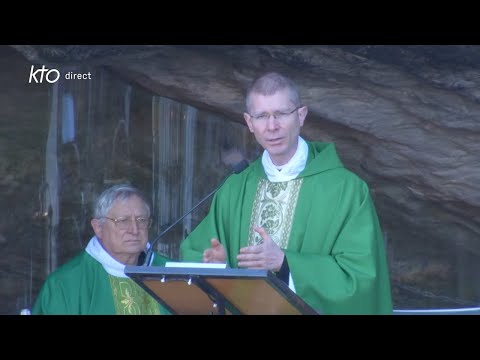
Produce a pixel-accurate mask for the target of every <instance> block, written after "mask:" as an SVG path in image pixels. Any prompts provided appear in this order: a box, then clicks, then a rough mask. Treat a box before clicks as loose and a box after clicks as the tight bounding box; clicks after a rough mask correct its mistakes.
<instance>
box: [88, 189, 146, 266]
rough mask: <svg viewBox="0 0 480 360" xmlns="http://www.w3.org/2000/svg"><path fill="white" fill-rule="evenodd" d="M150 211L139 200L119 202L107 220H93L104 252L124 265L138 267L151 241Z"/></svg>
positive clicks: (115, 203) (109, 213)
mask: <svg viewBox="0 0 480 360" xmlns="http://www.w3.org/2000/svg"><path fill="white" fill-rule="evenodd" d="M149 224H150V217H149V214H148V208H147V206H146V205H145V203H144V202H143V201H142V199H140V198H139V197H138V196H135V195H134V196H130V197H129V198H128V199H125V200H119V199H117V200H116V201H115V202H114V203H113V206H112V207H111V208H110V210H109V211H108V214H107V217H106V218H103V219H93V220H92V226H93V229H94V230H95V234H96V235H97V237H98V239H99V240H100V242H101V244H102V245H103V247H104V248H105V250H106V251H107V252H108V253H109V254H110V255H111V256H112V257H113V258H115V259H116V260H118V261H119V262H121V263H122V264H128V265H137V261H138V256H139V255H140V253H141V252H142V251H143V250H144V249H145V246H146V245H147V241H148V227H149Z"/></svg>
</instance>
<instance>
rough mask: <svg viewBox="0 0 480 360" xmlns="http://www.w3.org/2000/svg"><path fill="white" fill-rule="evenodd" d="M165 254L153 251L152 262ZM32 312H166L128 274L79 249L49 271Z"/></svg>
mask: <svg viewBox="0 0 480 360" xmlns="http://www.w3.org/2000/svg"><path fill="white" fill-rule="evenodd" d="M166 261H167V259H166V258H164V257H162V256H160V255H157V254H155V257H154V260H153V263H152V265H157V266H163V265H164V264H165V262H166ZM32 314H33V315H161V314H168V311H167V310H166V309H164V308H163V307H162V306H161V305H160V304H159V303H158V302H157V301H156V300H155V299H154V298H152V297H151V296H150V295H149V294H148V293H146V292H145V291H144V290H143V289H142V288H141V287H140V286H139V285H137V284H136V283H135V282H134V281H133V280H132V279H130V278H123V277H117V276H113V275H110V274H108V273H107V272H106V271H105V269H104V268H103V266H102V264H101V263H99V262H98V261H97V260H95V259H94V258H93V257H92V256H90V255H89V254H88V253H87V252H86V251H82V252H81V253H80V254H79V255H77V256H76V257H75V258H73V259H72V260H70V261H69V262H67V263H66V264H64V265H63V266H61V267H59V268H58V269H57V270H56V271H54V272H53V273H51V274H50V275H49V276H48V278H47V280H46V281H45V284H44V285H43V287H42V289H41V291H40V294H39V296H38V298H37V301H36V302H35V305H34V307H33V309H32Z"/></svg>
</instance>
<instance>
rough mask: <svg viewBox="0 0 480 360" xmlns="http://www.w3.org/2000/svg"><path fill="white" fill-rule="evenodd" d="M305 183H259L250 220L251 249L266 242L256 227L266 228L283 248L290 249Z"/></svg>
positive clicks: (299, 180) (300, 180) (264, 181)
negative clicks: (299, 198)
mask: <svg viewBox="0 0 480 360" xmlns="http://www.w3.org/2000/svg"><path fill="white" fill-rule="evenodd" d="M302 183H303V178H302V179H294V180H290V181H283V182H270V181H268V180H265V179H262V180H260V182H259V183H258V186H257V193H256V195H255V202H254V203H253V211H252V217H251V219H250V232H249V234H248V246H251V245H258V244H261V243H262V241H263V239H262V237H261V236H260V235H259V234H258V233H257V232H255V230H253V226H254V225H257V226H261V227H263V228H264V229H265V231H266V232H267V233H268V234H269V235H270V236H271V238H272V240H273V241H275V243H276V244H277V245H278V246H279V247H280V248H281V249H285V248H286V247H287V245H288V239H289V238H290V232H291V230H292V223H293V215H294V214H295V207H296V206H297V201H298V195H299V193H300V188H301V187H302Z"/></svg>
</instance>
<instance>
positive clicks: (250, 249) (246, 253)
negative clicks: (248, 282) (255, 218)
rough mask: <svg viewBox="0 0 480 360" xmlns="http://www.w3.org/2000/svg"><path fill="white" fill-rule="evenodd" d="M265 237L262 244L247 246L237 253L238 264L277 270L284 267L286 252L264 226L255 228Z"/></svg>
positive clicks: (251, 267) (250, 267)
mask: <svg viewBox="0 0 480 360" xmlns="http://www.w3.org/2000/svg"><path fill="white" fill-rule="evenodd" d="M253 229H254V230H255V231H256V232H257V233H258V234H259V235H260V236H261V237H262V239H263V242H262V243H261V244H260V245H252V246H247V247H244V248H241V249H240V254H239V255H237V260H238V266H239V267H244V268H249V269H265V270H272V271H274V272H277V271H279V270H280V268H281V267H282V263H283V258H284V257H285V254H284V253H283V251H282V249H280V247H279V246H278V245H277V244H276V243H275V241H273V240H272V238H271V237H270V235H268V233H267V232H266V231H265V229H264V228H262V227H259V226H254V228H253Z"/></svg>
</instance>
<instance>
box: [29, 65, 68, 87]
mask: <svg viewBox="0 0 480 360" xmlns="http://www.w3.org/2000/svg"><path fill="white" fill-rule="evenodd" d="M34 70H35V68H34V65H32V67H31V68H30V78H29V79H28V83H29V84H31V83H32V80H33V81H34V82H36V83H37V84H39V83H40V84H41V83H42V82H43V79H44V77H43V76H44V75H45V80H47V82H49V83H50V84H53V83H54V82H57V81H58V79H59V78H60V71H58V70H57V69H47V68H46V67H45V65H42V67H41V68H40V69H37V70H35V71H34ZM37 76H39V78H37Z"/></svg>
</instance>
